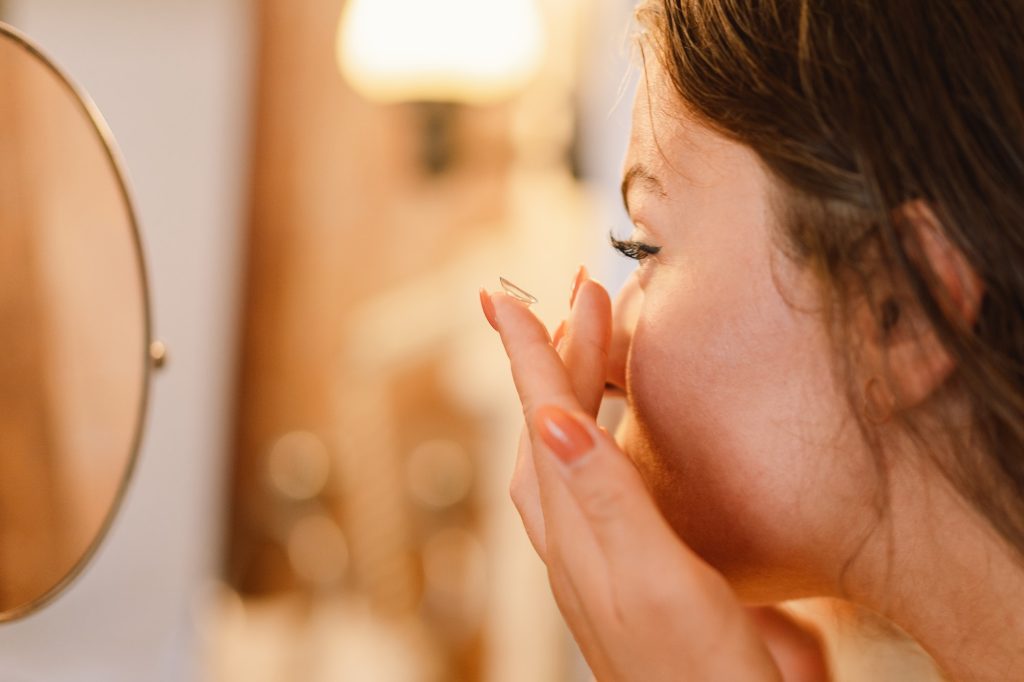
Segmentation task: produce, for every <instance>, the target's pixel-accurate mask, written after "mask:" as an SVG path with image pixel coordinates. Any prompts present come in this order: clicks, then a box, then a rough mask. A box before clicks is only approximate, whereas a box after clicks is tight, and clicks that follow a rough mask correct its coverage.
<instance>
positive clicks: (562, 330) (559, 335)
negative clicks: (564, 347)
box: [551, 320, 565, 349]
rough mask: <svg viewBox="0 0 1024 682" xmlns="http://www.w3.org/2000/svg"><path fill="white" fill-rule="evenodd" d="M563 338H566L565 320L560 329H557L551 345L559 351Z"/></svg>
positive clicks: (559, 326)
mask: <svg viewBox="0 0 1024 682" xmlns="http://www.w3.org/2000/svg"><path fill="white" fill-rule="evenodd" d="M563 336H565V320H562V322H561V323H560V324H559V325H558V328H557V329H555V335H554V336H552V337H551V345H552V346H554V347H555V348H556V349H557V348H558V342H559V341H561V340H562V337H563Z"/></svg>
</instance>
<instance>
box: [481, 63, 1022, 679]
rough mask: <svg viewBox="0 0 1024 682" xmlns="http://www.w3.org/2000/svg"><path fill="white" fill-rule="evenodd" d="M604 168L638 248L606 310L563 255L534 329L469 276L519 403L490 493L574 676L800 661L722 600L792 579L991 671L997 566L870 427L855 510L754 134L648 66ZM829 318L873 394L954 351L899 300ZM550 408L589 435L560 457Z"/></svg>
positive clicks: (604, 300)
mask: <svg viewBox="0 0 1024 682" xmlns="http://www.w3.org/2000/svg"><path fill="white" fill-rule="evenodd" d="M637 169H640V170H637ZM624 175H625V176H626V178H629V179H630V182H629V187H628V190H629V191H628V192H627V194H626V199H627V203H628V208H629V211H630V215H631V218H632V220H633V222H634V226H635V229H634V231H633V234H632V235H630V238H631V239H634V240H637V241H642V242H645V243H648V244H651V245H655V246H659V247H661V250H660V252H659V253H658V254H657V255H656V256H651V257H649V258H647V259H645V260H644V261H643V262H642V263H641V265H640V266H639V267H638V268H637V271H636V272H635V273H634V274H633V276H631V277H630V279H629V280H628V282H627V284H626V285H625V287H624V288H623V290H622V292H621V293H620V294H619V296H618V297H617V299H616V301H615V303H614V306H612V305H611V304H610V302H609V300H608V297H607V294H606V293H605V292H604V290H603V289H602V288H601V287H600V286H599V285H597V284H596V283H595V282H592V281H590V280H589V279H587V278H586V277H584V278H583V283H582V284H581V285H580V287H579V288H578V293H577V296H576V301H575V304H574V305H573V306H572V310H571V312H570V316H569V318H568V321H567V323H566V326H565V328H564V329H565V331H564V334H561V335H560V337H561V338H560V342H559V344H558V347H557V348H555V347H553V346H552V343H551V337H550V336H548V333H547V331H546V330H545V329H544V327H543V325H542V324H541V323H540V322H539V321H538V320H537V319H536V317H534V316H533V315H532V313H530V312H529V310H528V309H527V308H526V306H524V305H523V304H521V303H519V302H517V301H515V300H514V299H511V298H510V297H508V296H506V295H504V294H500V293H499V294H495V295H489V294H484V293H482V302H483V303H484V308H485V312H486V313H487V314H488V317H489V319H490V320H491V322H492V325H494V326H495V328H496V329H497V330H498V331H499V333H500V334H501V339H502V343H503V345H504V348H505V351H506V353H507V355H508V357H509V361H510V364H511V368H512V374H513V378H514V379H515V382H516V387H517V390H518V392H519V395H520V399H521V400H522V403H523V409H524V415H525V416H526V429H525V431H524V435H523V438H522V440H521V443H520V449H519V458H518V462H517V467H516V473H515V476H514V479H513V484H512V496H513V500H514V501H515V503H516V506H517V508H518V509H519V511H520V514H521V515H522V517H523V522H524V525H525V527H526V530H527V533H528V535H529V536H530V539H531V541H532V542H533V544H534V547H535V548H536V549H537V551H538V553H539V554H540V556H541V558H542V559H543V560H544V561H545V563H546V564H547V566H548V571H549V576H550V578H551V584H552V589H553V591H554V594H555V597H556V600H557V601H558V603H559V606H560V608H561V610H562V613H563V615H564V616H565V618H566V621H567V623H568V624H569V627H570V629H571V630H572V631H573V634H574V635H575V636H576V639H577V641H578V642H579V643H580V646H581V649H582V650H583V652H584V655H585V656H586V658H587V660H588V662H589V663H590V665H591V667H592V669H593V670H594V672H595V675H596V676H597V678H598V679H600V680H634V679H635V680H660V679H678V678H679V676H680V675H682V674H683V673H687V674H689V675H690V676H691V679H702V680H717V679H721V680H731V679H751V680H757V679H787V680H798V679H799V680H812V679H825V678H826V676H827V671H826V670H825V668H824V665H823V664H822V662H821V659H820V655H818V652H817V647H816V646H815V643H816V640H815V639H814V637H813V634H811V633H808V631H807V630H806V629H805V628H802V627H800V625H799V624H798V623H794V622H791V621H787V620H786V619H785V618H784V617H782V616H781V615H780V614H781V612H777V611H774V610H767V611H766V610H758V611H750V610H747V609H745V608H744V606H745V605H747V606H749V605H761V604H771V603H775V602H779V601H782V600H786V599H793V598H797V597H803V596H812V595H815V596H831V597H839V598H844V599H847V600H849V601H850V602H853V603H855V604H858V605H860V606H861V607H864V608H867V609H870V610H872V611H874V612H877V613H880V614H882V615H883V616H884V617H886V618H888V619H889V620H891V621H892V622H893V623H895V624H897V625H899V626H900V627H902V628H903V629H904V630H905V631H907V632H908V633H910V635H912V636H913V637H914V638H915V639H916V640H917V641H918V642H920V643H921V644H922V645H923V646H924V647H925V648H926V649H927V650H928V651H929V652H930V653H931V654H932V655H933V657H934V658H935V659H936V660H937V661H938V663H939V665H940V666H941V667H942V668H943V670H944V671H945V672H946V673H947V674H948V675H949V676H950V677H952V678H954V679H965V680H975V679H977V680H988V679H992V680H997V679H1009V678H1011V677H1012V676H1013V675H1012V674H1011V673H1010V671H1014V670H1020V669H1022V667H1024V651H1022V645H1021V644H1020V642H1024V620H1022V619H1021V617H1020V616H1019V615H1018V614H1019V613H1021V612H1022V609H1021V606H1024V598H1022V597H1021V595H1024V577H1022V572H1021V570H1020V567H1019V565H1018V564H1017V563H1015V557H1014V556H1013V554H1012V552H1010V551H1009V550H1008V549H1007V548H1006V547H1005V546H1003V545H1002V544H1001V543H1000V541H999V540H998V539H997V538H996V537H995V536H994V533H993V532H992V531H991V528H990V527H989V525H988V524H987V522H986V521H985V520H984V519H982V518H981V517H979V516H978V515H977V514H975V513H974V512H973V511H972V510H971V509H970V508H969V507H968V505H966V503H965V502H964V501H963V500H962V499H961V498H960V496H959V495H958V494H957V493H956V492H955V491H954V490H952V489H951V488H950V486H948V485H947V484H946V482H945V479H944V478H943V477H942V475H941V473H940V472H939V471H938V470H937V469H936V468H935V467H934V465H932V464H931V460H930V459H929V458H927V457H925V456H924V453H920V452H915V451H914V448H913V446H912V445H911V444H910V443H908V442H905V440H904V439H903V438H902V436H901V435H900V434H901V431H900V430H899V429H898V428H896V427H895V426H894V425H888V424H885V423H883V424H882V425H881V426H880V429H881V438H882V440H883V444H884V446H885V447H884V448H883V450H884V452H885V459H884V460H883V461H882V464H883V465H884V466H885V467H886V470H887V472H888V478H887V480H886V481H885V482H884V485H886V486H888V487H887V491H888V493H889V496H888V498H889V503H888V504H887V505H886V507H885V508H884V509H881V508H880V507H879V504H878V502H879V497H878V493H879V490H880V486H882V485H883V482H882V481H880V479H879V477H878V475H877V464H878V460H877V459H876V457H875V455H874V454H873V453H872V451H871V449H870V448H869V447H868V446H867V445H866V444H865V443H864V442H863V440H862V437H861V435H860V431H859V430H858V429H857V428H856V426H855V420H854V416H855V415H853V413H852V412H851V409H852V408H851V406H850V405H849V401H848V400H847V399H846V397H845V395H844V394H843V391H842V387H841V386H840V385H839V384H838V382H837V380H836V379H835V377H834V372H833V371H832V368H833V365H834V357H833V353H834V350H833V348H832V346H831V344H830V343H829V337H828V334H827V331H826V328H825V324H824V321H823V317H822V315H821V313H820V311H821V305H820V297H821V295H822V294H821V291H822V289H821V286H820V284H819V283H818V282H817V281H815V279H814V278H813V276H812V275H811V274H810V273H809V272H807V271H805V270H804V269H803V268H801V267H800V266H798V265H797V264H794V263H792V262H790V261H789V260H788V259H787V258H786V257H785V256H784V255H783V254H782V252H781V251H780V250H779V248H778V236H777V235H778V232H779V231H778V229H777V227H776V226H775V225H774V224H773V219H772V210H771V205H772V204H771V197H772V190H773V185H772V180H771V178H770V177H769V176H768V175H767V174H766V173H765V171H764V169H763V168H762V167H761V165H760V164H759V162H758V159H757V157H756V155H755V153H754V152H753V151H752V150H750V149H748V148H745V147H743V146H741V145H739V144H736V143H734V142H731V141H729V140H727V139H725V138H723V137H722V136H720V135H718V134H717V133H715V132H714V131H712V130H711V129H710V128H708V127H707V126H705V125H703V124H701V123H700V122H699V121H697V120H696V119H694V118H693V117H691V116H689V115H688V114H687V113H686V110H685V107H684V106H683V105H682V103H681V102H679V101H678V99H677V98H676V97H675V95H674V92H673V91H672V90H671V87H670V85H669V81H668V79H667V78H666V77H665V75H664V74H663V73H662V72H661V71H660V70H659V68H658V67H657V65H651V66H650V68H649V70H648V72H647V78H646V82H645V83H644V84H642V85H641V88H640V90H639V92H638V94H637V98H636V102H635V108H634V115H633V130H632V135H631V140H630V147H629V151H628V154H627V159H626V163H625V173H624ZM907 215H908V217H909V218H910V219H911V221H912V222H913V224H914V226H915V228H916V229H919V230H921V231H922V234H924V235H925V236H926V238H925V239H923V243H924V245H925V252H924V253H923V254H920V257H922V258H927V259H928V260H929V262H930V263H931V265H932V266H933V269H934V271H935V272H936V273H937V274H938V275H939V277H940V279H941V281H942V284H943V285H944V286H945V287H946V288H947V293H948V294H949V299H950V300H951V301H953V302H955V304H956V305H955V310H953V312H954V313H955V314H960V315H963V316H964V317H965V319H966V320H967V321H970V319H972V316H973V315H975V314H976V311H977V306H978V305H979V301H980V291H981V287H980V282H979V280H978V278H977V277H976V276H975V275H974V274H973V273H972V272H970V271H969V268H968V267H967V266H966V265H965V263H966V261H965V259H963V258H962V256H961V255H960V254H957V253H956V252H955V251H954V250H953V249H952V247H951V246H950V245H949V244H948V243H947V242H945V241H944V240H942V239H941V237H940V234H941V230H940V229H939V226H938V225H937V224H936V223H935V221H934V216H933V215H932V214H931V212H930V211H928V210H927V207H925V206H922V205H915V206H911V207H908V209H907ZM929 235H930V236H929ZM894 293H895V292H894ZM853 319H854V320H856V322H855V324H857V325H859V328H858V329H856V330H855V331H856V332H857V333H858V335H859V337H860V338H862V339H864V340H865V341H864V348H865V352H864V353H863V354H862V366H861V367H859V368H858V371H859V373H860V374H861V375H862V376H864V377H874V376H880V375H885V376H889V377H891V378H892V380H893V382H894V383H893V384H892V385H891V386H889V385H888V384H886V388H885V389H883V390H882V395H883V396H887V397H888V400H887V401H883V403H886V406H887V408H888V409H889V410H890V411H895V410H899V409H921V410H928V409H929V407H930V405H931V404H932V403H938V402H940V401H946V402H947V403H948V402H949V401H951V400H953V399H952V398H951V397H950V395H949V391H948V390H945V388H944V387H945V386H946V384H947V382H948V380H949V377H950V376H951V374H952V372H953V371H954V370H955V367H954V366H953V363H952V362H951V360H950V358H949V356H948V355H947V354H946V353H945V352H944V350H943V349H942V346H941V344H940V343H938V341H937V340H936V339H935V338H934V335H933V334H932V333H931V332H930V330H929V329H928V328H927V325H926V324H925V323H923V322H922V320H923V318H922V317H921V316H920V315H918V314H916V313H915V311H914V310H913V309H905V310H904V311H903V313H902V315H901V316H900V321H899V323H898V326H897V328H896V329H895V331H894V332H893V333H891V334H889V333H887V334H882V333H880V332H879V330H878V329H877V328H875V326H874V324H875V323H874V321H873V318H872V316H870V315H855V316H854V317H853ZM885 358H889V362H890V363H891V364H890V366H888V367H886V366H885V365H883V363H884V362H885ZM883 370H888V371H887V372H883ZM606 382H607V383H609V384H612V385H613V386H617V387H619V388H620V389H621V390H622V391H624V393H625V398H626V401H627V408H628V409H627V410H626V415H625V417H624V419H623V421H622V423H621V425H620V426H619V428H618V430H617V433H616V434H615V438H614V440H613V439H612V437H611V436H610V435H608V434H606V433H603V432H601V431H600V430H599V429H598V428H597V426H596V424H595V423H594V421H593V417H594V415H596V412H597V407H598V406H599V404H600V401H601V398H602V395H601V394H602V391H603V388H604V385H605V383H606ZM552 405H553V406H557V407H560V408H562V409H563V410H565V411H567V412H568V413H569V414H570V415H572V418H573V419H574V420H575V422H576V423H578V424H579V425H581V427H582V428H584V429H585V430H586V432H587V433H589V434H590V436H591V440H592V442H593V444H592V446H591V447H589V448H587V449H586V451H585V453H584V456H583V457H582V459H580V460H578V461H576V462H575V463H573V464H571V465H566V464H565V463H564V462H563V461H562V460H560V459H559V458H558V457H557V456H556V453H557V451H558V448H557V447H552V444H551V442H550V431H549V430H546V429H545V427H544V426H543V424H544V423H545V419H547V417H546V416H545V415H548V414H549V413H548V412H546V411H545V407H549V406H552ZM886 418H887V415H882V421H883V422H884V421H885V419H886ZM965 423H966V422H965ZM964 428H967V426H965V427H964ZM545 434H547V438H548V439H547V440H545V438H546V435H545ZM652 567H656V568H652ZM652 624H655V625H652ZM794 652H795V653H794Z"/></svg>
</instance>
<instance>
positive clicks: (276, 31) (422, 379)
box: [0, 0, 635, 682]
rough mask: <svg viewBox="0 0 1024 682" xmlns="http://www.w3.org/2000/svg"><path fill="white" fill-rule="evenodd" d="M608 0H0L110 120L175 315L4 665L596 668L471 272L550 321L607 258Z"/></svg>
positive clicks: (74, 674)
mask: <svg viewBox="0 0 1024 682" xmlns="http://www.w3.org/2000/svg"><path fill="white" fill-rule="evenodd" d="M632 5H633V2H632V0H586V1H585V2H584V0H487V1H485V0H431V2H423V0H145V1H142V2H140V1H138V0H135V1H129V0H0V20H3V21H5V22H8V23H10V24H12V25H14V26H16V27H17V28H19V29H21V30H23V31H24V32H26V33H27V34H28V35H29V36H31V37H33V38H34V39H35V40H37V41H38V42H40V43H41V44H42V45H43V46H44V48H45V50H46V51H47V52H48V53H49V54H50V55H51V56H52V57H53V58H54V59H55V60H56V61H57V62H58V63H59V64H61V65H62V66H63V67H65V68H66V69H67V70H68V71H69V73H70V74H71V75H72V76H73V78H74V79H75V80H77V81H78V82H79V83H80V84H81V85H82V86H83V87H84V88H85V89H86V90H87V91H88V92H89V93H90V94H91V95H92V97H93V99H94V100H95V101H96V104H97V105H98V107H99V109H100V110H101V111H102V112H103V114H104V116H105V118H106V119H107V121H108V123H109V124H110V127H111V129H112V131H113V133H114V136H115V137H116V139H117V142H118V144H119V146H120V148H121V151H122V154H123V156H124V159H125V162H126V166H127V171H128V176H129V178H128V179H129V184H130V185H131V187H132V189H133V191H134V195H135V200H136V208H137V211H138V214H139V221H140V224H141V230H142V237H143V242H144V246H145V250H146V256H147V263H148V266H149V270H150V273H149V274H150V279H151V287H152V292H151V295H152V301H151V302H152V305H153V311H152V312H153V319H154V323H155V332H156V334H157V336H158V337H159V338H160V339H162V340H163V341H165V342H166V343H167V346H168V347H169V348H170V363H169V366H168V368H167V370H166V371H164V372H162V373H161V374H160V375H158V376H157V377H155V379H154V383H153V386H152V393H151V397H150V405H149V411H148V418H147V423H146V432H145V435H144V438H143V447H142V451H141V459H140V460H139V462H138V465H137V467H136V470H135V473H134V478H133V481H132V484H131V486H130V487H129V489H128V491H127V496H126V498H125V501H124V505H123V508H122V509H121V511H120V513H119V515H118V517H117V518H116V519H115V521H114V525H113V527H112V529H111V532H110V535H109V536H108V537H107V538H106V541H105V542H104V544H103V545H102V546H101V547H100V549H99V552H98V554H97V556H96V558H95V560H94V561H93V562H92V563H91V564H90V565H89V566H88V567H87V568H86V570H85V572H84V574H83V575H82V576H81V577H80V578H79V580H78V581H77V582H76V583H75V584H74V585H73V586H72V588H71V589H70V591H69V592H68V593H66V594H64V595H63V596H61V597H60V598H59V599H58V600H57V601H55V602H54V603H52V604H51V605H50V606H49V607H48V608H46V609H45V610H43V611H40V612H38V613H36V614H35V615H33V616H30V617H29V618H28V619H26V620H23V621H19V622H17V623H14V624H11V625H6V626H4V627H3V628H0V671H3V672H2V673H0V679H2V680H4V681H5V682H6V681H8V680H12V681H15V682H17V681H21V680H48V681H50V680H103V681H116V680H126V681H128V680H130V681H138V680H145V681H149V680H156V681H163V680H168V681H170V680H175V681H177V680H211V681H215V682H235V681H236V680H237V681H242V680H244V681H245V682H262V681H266V682H277V681H292V680H302V681H314V682H316V681H320V680H324V681H326V680H332V681H333V680H358V681H362V680H373V681H385V682H386V681H389V680H395V681H402V682H415V681H418V680H423V681H424V682H427V681H440V680H465V681H477V680H479V681H485V680H486V681H488V682H498V681H501V680H538V681H544V680H575V679H589V675H588V674H587V673H586V670H585V666H584V665H583V664H582V663H581V662H580V659H579V656H578V654H577V653H576V651H575V649H574V647H573V644H572V641H571V638H570V637H569V636H568V634H567V633H566V632H565V630H564V628H563V626H562V625H561V620H560V618H559V617H558V614H557V610H556V609H555V606H554V604H553V602H552V600H551V597H550V593H549V589H548V585H547V581H546V576H545V573H544V570H543V566H542V564H541V563H540V561H539V560H538V559H537V558H536V556H535V555H534V553H533V551H532V549H531V548H530V546H529V543H528V541H527V539H526V537H525V534H524V533H523V531H522V527H521V525H520V523H519V520H518V516H517V515H516V513H515V511H514V509H513V507H512V504H511V502H510V501H509V499H508V494H507V486H508V480H509V477H510V474H511V470H512V463H513V460H514V455H515V445H516V441H517V438H518V432H519V428H520V419H521V413H520V411H519V407H518V402H517V400H516V398H515V393H514V390H513V387H512V383H511V380H510V377H509V374H508V368H507V363H506V361H505V359H504V355H503V354H502V353H501V350H500V344H499V343H498V341H497V339H496V337H495V336H494V334H493V332H492V331H491V330H490V328H489V327H488V326H487V324H486V322H485V321H484V320H483V317H482V315H481V312H480V309H479V303H478V300H477V289H478V288H479V287H480V286H487V287H488V288H489V289H492V290H493V289H496V288H498V276H499V275H504V276H506V277H508V278H509V279H511V280H512V281H514V282H516V283H517V284H520V285H521V286H522V287H524V288H525V289H527V290H528V291H530V292H532V293H533V294H534V295H536V296H537V297H538V298H539V299H540V303H539V304H538V306H537V307H536V309H537V311H538V312H539V314H540V315H541V317H542V318H543V319H545V320H546V321H547V322H548V323H549V324H550V325H552V326H553V325H554V324H556V323H557V322H558V321H559V320H560V319H561V318H562V317H563V316H564V315H565V313H566V312H567V307H568V297H569V288H570V283H571V279H572V277H573V275H574V273H575V269H576V267H577V266H578V265H579V264H581V263H583V264H586V265H587V266H588V268H589V269H590V271H591V273H592V275H593V276H594V277H595V278H596V279H598V280H600V281H602V282H603V283H604V284H605V285H606V286H607V287H608V288H609V290H610V291H612V292H613V293H614V292H615V291H616V290H617V289H618V287H619V286H620V285H621V282H622V281H623V279H624V278H625V276H626V273H627V272H628V264H627V263H626V262H625V261H620V260H619V259H616V258H614V257H613V254H612V251H611V249H609V248H608V247H607V246H606V242H607V239H606V235H607V233H608V231H609V229H611V228H614V229H616V231H617V232H619V233H628V222H627V219H626V217H625V214H624V213H623V212H622V209H621V208H620V198H619V195H618V182H619V171H620V164H621V161H622V157H623V153H624V151H625V147H626V143H627V136H628V129H629V114H630V104H631V100H632V92H633V86H632V81H633V78H634V77H635V73H634V68H633V67H634V66H635V64H634V63H633V62H634V60H633V58H632V50H631V43H630V30H631V27H630V17H631V14H632ZM110 305H111V306H113V307H116V306H117V305H118V302H117V301H110ZM97 398H98V399H102V398H103V396H102V395H100V396H97Z"/></svg>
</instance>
